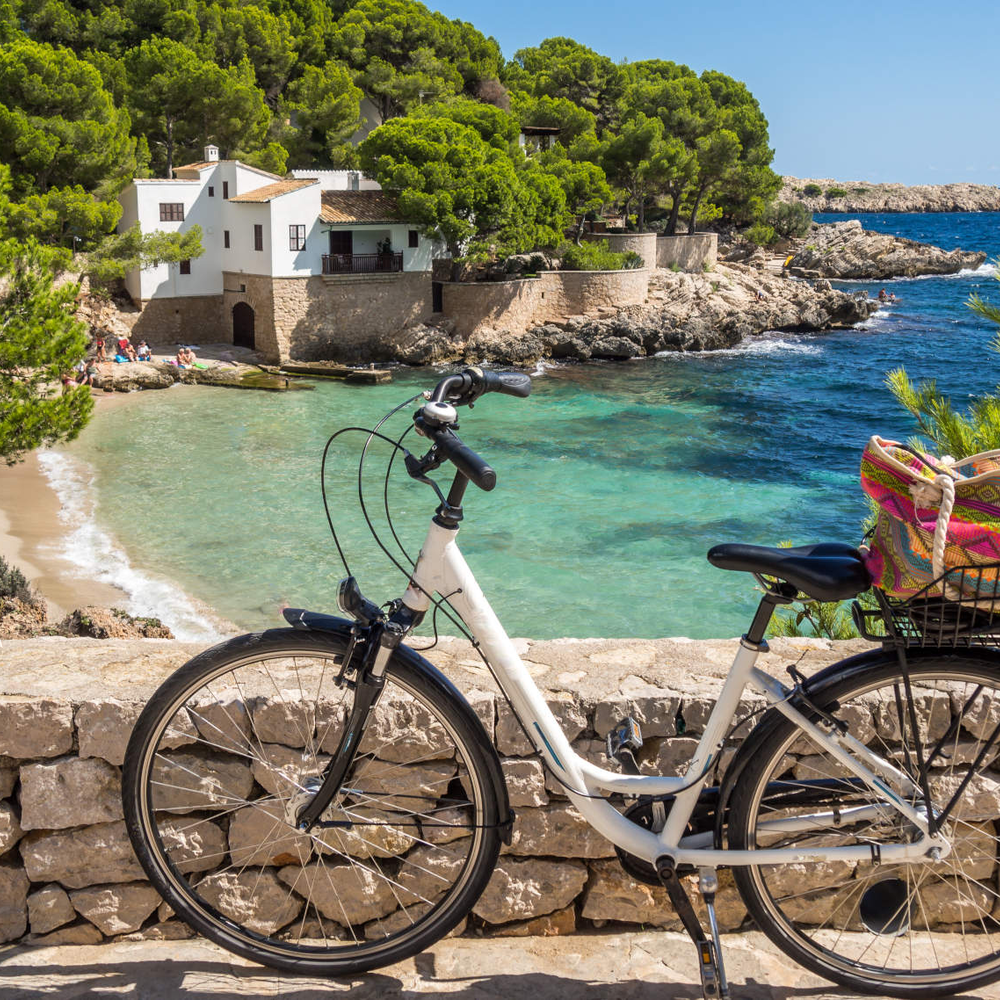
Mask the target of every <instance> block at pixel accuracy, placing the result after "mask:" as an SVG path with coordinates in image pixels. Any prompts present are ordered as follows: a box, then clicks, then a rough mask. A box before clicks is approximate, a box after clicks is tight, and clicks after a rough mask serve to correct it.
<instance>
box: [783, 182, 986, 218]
mask: <svg viewBox="0 0 1000 1000" xmlns="http://www.w3.org/2000/svg"><path fill="white" fill-rule="evenodd" d="M782 181H783V182H784V183H783V186H782V188H781V191H779V192H778V200H779V201H789V202H791V201H801V202H802V203H803V204H804V205H805V206H806V207H807V208H808V209H809V210H810V211H812V212H1000V187H993V186H992V185H989V184H917V185H914V186H912V187H908V186H907V185H905V184H872V183H869V182H868V181H834V180H830V179H829V178H823V179H821V180H809V179H803V178H799V177H783V178H782ZM810 184H815V185H817V186H818V187H819V188H821V189H822V190H821V193H820V194H818V195H807V194H806V193H805V190H806V187H807V185H810ZM828 191H832V192H833V195H832V196H831V195H829V194H827V192H828ZM841 191H842V192H844V193H843V194H839V193H838V192H841Z"/></svg>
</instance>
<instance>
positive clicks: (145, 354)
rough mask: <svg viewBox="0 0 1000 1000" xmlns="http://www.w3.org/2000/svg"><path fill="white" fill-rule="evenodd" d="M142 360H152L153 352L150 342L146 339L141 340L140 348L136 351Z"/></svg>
mask: <svg viewBox="0 0 1000 1000" xmlns="http://www.w3.org/2000/svg"><path fill="white" fill-rule="evenodd" d="M136 354H137V355H138V358H139V360H140V361H152V360H153V352H152V351H151V350H150V349H149V344H147V343H146V341H144V340H140V341H139V349H138V350H137V351H136Z"/></svg>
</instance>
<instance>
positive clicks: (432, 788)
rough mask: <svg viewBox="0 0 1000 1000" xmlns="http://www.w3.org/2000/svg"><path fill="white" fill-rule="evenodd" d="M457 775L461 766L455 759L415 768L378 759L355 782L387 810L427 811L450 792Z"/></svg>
mask: <svg viewBox="0 0 1000 1000" xmlns="http://www.w3.org/2000/svg"><path fill="white" fill-rule="evenodd" d="M457 773H458V765H457V763H456V762H455V761H453V760H437V761H430V762H429V763H427V764H416V765H413V766H412V767H400V766H399V765H391V764H388V763H386V762H384V761H381V760H375V761H373V762H372V763H371V764H370V765H368V767H366V768H364V770H363V771H360V772H359V773H358V774H357V775H355V776H354V777H353V779H352V780H353V781H354V782H355V784H356V786H357V787H358V788H361V789H363V790H364V792H366V793H368V794H369V795H372V796H374V797H375V798H376V799H377V800H378V801H379V802H380V803H381V804H382V805H383V806H384V807H385V808H389V807H390V806H395V807H396V808H397V809H413V810H414V811H419V812H426V811H427V809H428V808H430V807H431V806H432V805H433V804H434V802H435V801H436V800H437V799H438V798H440V797H441V796H442V795H444V794H445V792H447V790H448V785H449V784H450V783H451V780H452V778H454V777H455V775H456V774H457Z"/></svg>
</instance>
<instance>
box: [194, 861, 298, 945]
mask: <svg viewBox="0 0 1000 1000" xmlns="http://www.w3.org/2000/svg"><path fill="white" fill-rule="evenodd" d="M294 870H295V871H297V872H298V871H302V869H300V868H298V867H296V868H295V869H294ZM198 892H199V893H200V894H201V895H202V896H203V897H204V898H205V899H206V900H207V901H208V902H209V903H211V904H212V905H213V906H215V907H216V908H217V909H219V910H220V911H221V912H222V913H224V914H225V915H226V916H227V917H230V918H232V919H233V920H236V921H238V922H239V923H240V924H242V925H243V926H244V927H247V928H249V929H250V930H252V931H256V932H257V933H258V934H273V933H274V932H275V931H277V930H279V929H280V928H282V927H284V926H285V925H286V924H289V923H291V921H293V920H294V919H295V918H296V917H297V916H298V915H299V913H300V912H301V910H302V900H301V899H299V898H298V897H297V896H296V895H295V893H290V892H289V891H288V888H287V886H286V885H282V883H281V882H280V881H279V880H278V877H277V875H276V874H275V873H274V872H273V871H269V870H268V869H266V868H265V869H258V868H248V869H247V870H246V871H242V872H238V873H237V872H232V871H229V872H219V873H217V874H215V875H209V876H208V877H207V878H205V879H204V881H202V882H201V883H199V885H198Z"/></svg>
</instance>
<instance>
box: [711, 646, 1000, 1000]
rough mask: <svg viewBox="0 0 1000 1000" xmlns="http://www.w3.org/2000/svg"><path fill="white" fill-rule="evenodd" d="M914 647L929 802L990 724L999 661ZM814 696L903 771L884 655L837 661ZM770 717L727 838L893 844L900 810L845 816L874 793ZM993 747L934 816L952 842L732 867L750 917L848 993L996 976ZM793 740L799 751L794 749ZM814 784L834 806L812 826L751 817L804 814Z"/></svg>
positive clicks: (999, 930) (940, 798) (954, 780)
mask: <svg viewBox="0 0 1000 1000" xmlns="http://www.w3.org/2000/svg"><path fill="white" fill-rule="evenodd" d="M927 652H928V653H929V654H930V655H929V656H927V655H924V656H920V657H917V658H914V659H913V660H911V663H910V667H909V673H910V679H911V683H912V691H913V695H914V702H915V704H916V705H917V714H918V729H919V730H920V732H921V738H922V740H923V741H924V747H925V753H929V752H931V751H932V750H933V749H934V748H936V747H937V746H938V744H939V743H941V746H942V749H943V750H944V753H946V754H947V755H948V756H947V757H946V758H942V756H941V755H939V756H938V757H936V758H935V761H934V764H933V765H932V767H931V768H930V774H929V786H930V793H931V797H932V799H933V801H934V804H935V809H936V810H938V811H939V810H940V809H941V808H942V807H943V805H944V804H945V803H946V802H947V800H948V799H949V798H950V797H951V796H952V795H953V794H954V792H955V791H957V788H958V783H959V782H960V780H961V779H962V778H963V777H964V776H965V774H966V773H967V772H968V771H970V770H972V769H973V765H974V764H975V759H976V756H977V754H978V750H977V748H980V749H981V748H982V747H984V746H986V745H987V744H988V742H989V738H990V735H991V733H992V729H993V726H994V725H996V724H997V723H998V722H1000V665H998V663H997V660H996V659H995V658H993V657H991V656H990V655H989V653H988V652H986V651H983V653H982V654H981V655H980V656H977V654H976V653H975V652H965V653H963V654H961V655H948V654H947V653H941V654H940V655H936V651H934V650H931V651H927ZM977 689H978V694H977V693H976V692H977ZM897 692H899V693H900V694H901V695H902V700H901V701H897V698H896V694H897ZM810 696H811V697H812V695H810ZM815 700H816V704H817V705H818V707H820V708H822V709H825V710H827V711H830V712H833V713H834V714H835V715H836V716H837V717H838V718H840V719H842V720H844V721H846V722H848V724H849V728H850V730H851V732H852V733H853V734H854V735H856V736H857V737H858V738H859V739H861V740H862V742H864V743H865V744H866V745H868V746H869V748H870V749H872V750H874V751H875V752H876V753H880V754H882V755H885V756H888V757H889V758H891V759H892V760H893V762H894V763H895V764H896V766H899V767H901V768H902V769H904V770H910V769H911V768H912V760H914V759H915V758H913V757H911V762H910V763H909V764H908V763H907V759H906V754H905V750H904V746H906V745H909V746H910V749H911V751H912V750H913V745H914V741H913V732H912V727H911V726H910V725H909V721H908V720H909V710H908V708H907V707H906V705H905V685H904V682H903V675H902V671H901V669H900V667H899V664H898V662H897V660H896V657H895V654H894V653H890V654H888V655H887V656H886V657H885V658H883V659H882V660H881V661H880V662H878V661H877V662H874V663H872V664H870V665H868V666H866V667H865V669H864V670H860V671H859V670H858V669H857V668H856V667H849V668H846V669H844V670H843V671H842V672H839V673H833V674H830V675H828V676H827V678H826V680H825V682H824V683H823V684H822V686H821V694H819V695H817V696H816V699H815ZM900 707H902V708H903V717H904V723H903V724H902V725H901V724H900V722H899V710H900ZM963 711H964V712H965V714H963ZM807 714H808V713H807ZM770 716H771V717H770V718H769V719H766V721H764V720H762V722H761V724H760V725H761V727H762V732H763V733H764V735H763V737H762V739H760V740H759V741H758V742H756V743H755V745H754V747H753V749H754V753H753V754H752V755H751V756H749V759H748V762H747V764H746V766H745V768H744V769H743V771H742V772H741V774H740V780H739V781H738V783H737V784H736V787H735V789H734V792H733V797H732V801H731V810H730V816H729V827H728V842H729V846H730V847H732V848H734V849H743V850H746V849H751V850H752V849H754V848H757V847H762V846H767V847H773V846H791V845H794V846H795V847H798V848H803V849H805V850H808V847H809V845H810V843H811V844H812V845H814V846H819V845H821V844H822V845H826V846H829V845H833V844H844V845H846V844H859V843H866V844H868V845H869V846H870V847H871V846H872V845H876V847H877V845H878V844H879V843H893V842H895V843H899V842H900V837H901V836H903V835H905V834H906V830H905V827H906V821H905V820H903V818H902V816H901V815H900V814H899V813H898V812H896V811H895V810H891V811H890V810H883V811H882V813H881V815H880V816H879V817H878V818H876V819H875V821H870V819H871V817H869V818H864V819H862V818H861V817H862V814H861V813H860V812H858V813H856V814H855V815H856V816H858V817H859V820H858V821H857V822H854V821H852V820H851V819H850V815H851V814H850V813H846V812H845V810H847V809H850V808H851V807H852V806H859V807H860V808H862V809H865V808H867V809H868V812H869V813H873V812H874V811H875V810H874V809H873V808H872V807H873V806H874V805H875V803H876V802H878V801H879V798H878V797H877V796H875V795H873V794H872V793H871V791H870V790H869V789H867V788H866V787H864V786H863V785H861V784H860V782H859V781H858V780H857V779H855V778H854V777H853V776H852V775H849V774H848V773H847V772H845V771H844V770H843V769H840V768H839V765H837V764H836V762H835V761H832V760H831V759H830V758H828V757H826V756H824V755H823V754H822V749H821V748H820V747H818V746H816V745H815V744H812V743H811V742H809V741H808V739H807V737H805V736H804V735H803V734H802V733H801V731H800V730H799V729H797V727H795V726H794V725H793V724H792V723H791V722H789V721H788V720H787V719H786V718H785V717H784V716H779V715H777V714H776V713H770ZM987 721H988V723H989V724H988V725H987ZM952 729H954V732H953V733H952ZM768 730H769V731H768ZM949 734H950V735H949ZM800 741H801V742H800ZM942 741H943V742H942ZM805 744H808V745H807V746H806V745H805ZM997 749H998V748H997V747H996V746H994V747H993V749H992V751H991V752H990V753H989V754H988V755H987V757H985V758H984V759H983V761H982V763H981V765H980V768H979V769H978V770H976V771H974V773H973V775H972V777H971V779H970V783H969V786H968V789H967V794H965V795H963V796H962V797H961V798H959V799H957V802H956V806H955V809H954V811H953V812H952V814H951V815H950V816H949V817H948V818H947V819H946V820H945V825H944V830H945V832H946V833H947V834H948V835H949V837H951V838H953V840H954V845H955V846H954V850H953V852H952V854H951V855H950V856H949V857H948V858H944V859H942V860H940V861H936V862H935V861H931V860H930V859H927V861H924V860H923V859H922V860H921V861H920V862H919V863H908V864H897V865H879V864H878V856H877V852H876V850H875V847H872V862H871V863H870V864H869V863H863V864H856V865H854V864H846V863H844V862H824V863H821V864H818V865H817V864H814V865H808V864H807V865H793V866H787V865H781V866H778V865H757V866H737V867H735V868H734V874H735V879H736V884H737V886H738V888H739V891H740V894H741V896H742V898H743V901H744V903H745V904H746V906H747V909H748V910H749V912H750V915H751V917H752V918H753V920H754V921H755V923H756V925H757V927H758V928H759V929H760V930H761V931H763V932H764V934H766V935H767V936H768V937H769V938H770V939H771V941H773V942H774V943H775V944H776V945H777V946H778V947H779V948H780V949H781V950H782V951H783V952H785V954H787V955H788V956H790V957H791V958H792V959H794V960H795V961H796V962H798V963H799V964H800V965H802V966H804V967H806V968H808V969H811V970H812V971H813V972H816V973H817V974H819V975H820V976H823V977H824V978H826V979H830V980H832V981H834V982H836V983H839V984H841V985H842V986H846V987H848V988H849V989H852V990H855V991H857V992H861V993H869V994H877V995H884V996H893V997H904V998H918V997H932V996H942V995H952V994H955V993H963V992H965V991H967V990H970V989H973V988H976V987H979V986H982V985H984V984H986V983H989V982H993V981H995V980H997V979H1000V920H998V919H997V916H996V915H995V914H997V913H998V912H1000V892H998V883H997V879H998V857H1000V851H998V844H1000V840H998V837H997V829H998V826H997V819H998V817H1000V799H998V798H997V796H996V795H994V794H989V793H990V792H991V791H992V790H995V789H1000V775H998V774H996V773H995V772H992V773H993V777H990V774H989V772H988V770H987V769H988V767H989V765H990V764H992V761H993V760H994V759H995V757H996V751H997ZM803 750H805V751H810V750H811V754H809V753H806V755H805V756H802V752H803ZM797 753H798V754H799V756H797V757H796V754H797ZM945 760H947V762H948V763H947V765H946V766H945V763H944V762H945ZM938 765H940V766H938ZM823 783H825V786H824V784H823ZM824 787H825V788H826V789H827V791H822V789H823V788H824ZM984 789H985V790H986V794H984V792H983V790H984ZM897 791H898V789H897ZM827 794H832V795H833V796H834V797H836V798H839V805H838V808H839V809H840V810H841V812H840V813H833V814H832V815H833V822H832V823H831V824H830V825H828V826H826V827H823V828H820V829H817V830H811V831H801V832H798V833H795V834H791V835H787V834H786V835H782V834H781V833H776V832H775V831H774V830H773V828H772V830H771V831H770V832H768V830H767V828H766V826H765V825H764V824H765V823H766V822H767V820H766V818H765V817H768V818H779V819H782V818H787V817H789V816H792V815H795V814H796V811H798V812H799V814H800V815H801V813H802V809H803V808H804V809H806V810H811V811H813V812H814V813H815V811H816V809H817V802H819V801H820V800H821V798H822V796H824V795H827ZM796 795H798V796H804V797H805V798H804V801H803V802H802V803H801V804H798V805H797V804H796V803H795V801H794V797H795V796H796ZM911 798H915V797H914V796H911ZM881 801H882V802H884V801H885V799H884V797H883V798H882V799H881ZM910 832H911V834H912V828H911V830H910ZM900 942H902V944H901V946H900V947H898V948H897V943H900ZM942 956H943V957H942Z"/></svg>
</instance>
